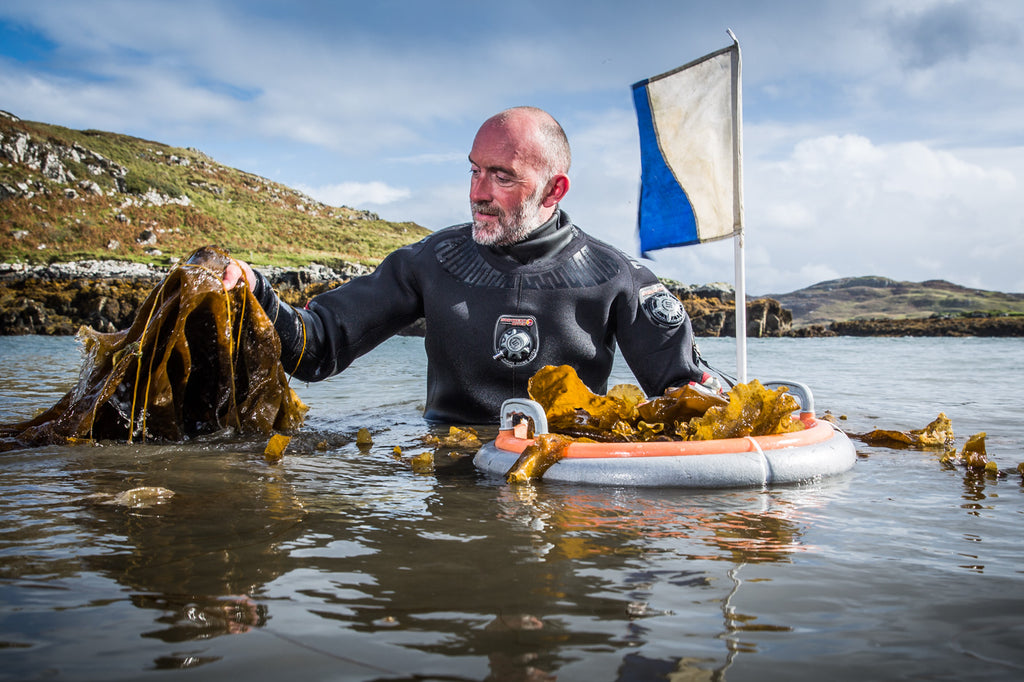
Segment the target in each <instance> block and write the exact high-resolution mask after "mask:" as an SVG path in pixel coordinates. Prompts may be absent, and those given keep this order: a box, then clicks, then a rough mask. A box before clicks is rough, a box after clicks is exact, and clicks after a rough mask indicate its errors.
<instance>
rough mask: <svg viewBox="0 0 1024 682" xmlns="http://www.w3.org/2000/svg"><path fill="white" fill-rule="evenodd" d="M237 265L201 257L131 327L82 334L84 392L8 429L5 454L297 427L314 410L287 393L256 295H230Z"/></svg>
mask: <svg viewBox="0 0 1024 682" xmlns="http://www.w3.org/2000/svg"><path fill="white" fill-rule="evenodd" d="M229 262H230V257H229V256H228V255H227V254H226V253H225V252H223V251H221V250H219V249H216V248H214V247H203V248H201V249H198V250H197V251H195V252H194V253H192V254H191V256H189V257H188V258H187V259H186V260H185V261H184V262H182V263H180V264H179V265H177V266H175V267H174V268H173V269H172V270H171V271H170V272H169V273H168V274H167V277H165V278H164V280H163V281H162V282H161V283H160V284H159V285H157V287H155V288H154V290H153V291H152V292H151V293H150V294H149V296H148V297H147V299H146V301H145V302H144V303H143V304H142V306H140V308H139V311H138V313H137V315H136V317H135V320H134V322H133V323H132V325H131V327H129V328H128V329H126V330H122V331H118V332H113V333H100V332H97V331H95V330H93V329H91V328H89V327H82V328H81V329H80V330H79V332H78V338H79V340H80V341H81V342H82V345H83V364H82V368H81V371H80V374H79V380H78V384H77V385H76V386H75V387H74V388H72V389H71V390H70V391H68V393H67V394H65V395H64V397H63V398H61V399H60V400H59V401H58V402H57V403H56V404H55V405H54V406H53V407H51V408H49V409H48V410H46V411H44V412H43V413H41V414H40V415H38V416H37V417H35V418H33V419H29V420H27V421H23V422H20V423H16V424H8V425H3V426H0V437H2V438H3V440H2V441H0V449H11V448H13V447H22V446H34V445H43V444H48V443H57V444H64V443H75V442H92V441H96V440H117V441H127V442H134V441H136V440H143V441H144V440H148V439H155V440H167V441H180V440H184V439H187V438H192V437H195V436H199V435H205V434H212V433H217V432H220V431H222V430H224V429H228V428H231V429H234V430H235V431H236V432H237V433H239V434H256V435H260V436H267V435H269V434H271V433H272V432H274V431H288V430H292V429H296V428H298V427H299V426H300V425H301V424H302V421H303V417H304V415H305V413H306V410H307V407H306V405H304V404H303V403H302V401H301V400H300V399H299V397H298V395H296V393H295V391H294V390H292V389H291V388H290V387H289V385H288V378H289V377H288V373H287V372H286V371H285V369H284V367H283V366H282V365H281V361H280V351H281V346H280V341H279V339H278V337H277V333H276V332H275V331H274V327H273V324H272V323H271V321H270V319H268V318H267V316H266V314H265V313H264V312H263V309H262V308H261V307H260V305H259V303H258V302H257V301H256V299H255V298H254V297H253V295H252V292H251V291H249V289H248V287H246V286H244V285H240V286H238V287H235V288H234V289H232V290H230V291H226V290H225V289H224V286H223V284H222V281H221V278H222V274H223V271H224V268H225V267H226V266H227V264H228V263H229ZM282 449H283V448H282Z"/></svg>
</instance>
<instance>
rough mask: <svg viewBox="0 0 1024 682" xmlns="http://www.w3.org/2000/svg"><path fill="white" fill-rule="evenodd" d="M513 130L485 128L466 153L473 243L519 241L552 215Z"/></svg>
mask: <svg viewBox="0 0 1024 682" xmlns="http://www.w3.org/2000/svg"><path fill="white" fill-rule="evenodd" d="M527 151H528V150H527V149H526V148H525V143H524V141H523V138H522V135H520V134H517V131H516V130H515V129H514V128H509V127H505V126H496V125H487V124H485V125H484V127H483V128H481V129H480V132H478V133H477V136H476V139H475V140H473V149H472V151H470V153H469V161H470V168H471V173H472V179H471V181H470V186H469V201H470V208H471V209H472V211H473V239H474V240H475V241H476V242H477V243H479V244H484V245H488V246H492V245H495V246H504V245H508V244H514V243H516V242H518V241H521V240H523V239H524V238H525V237H526V236H527V235H528V234H529V233H530V232H531V231H532V230H533V229H534V228H536V227H538V226H540V224H541V223H543V222H544V221H545V220H547V219H548V218H549V217H550V216H551V213H552V209H551V208H550V207H545V206H543V201H544V191H545V187H544V184H543V182H542V180H543V177H542V174H541V172H540V169H539V168H537V164H536V163H535V161H534V158H535V157H531V156H529V154H528V153H527Z"/></svg>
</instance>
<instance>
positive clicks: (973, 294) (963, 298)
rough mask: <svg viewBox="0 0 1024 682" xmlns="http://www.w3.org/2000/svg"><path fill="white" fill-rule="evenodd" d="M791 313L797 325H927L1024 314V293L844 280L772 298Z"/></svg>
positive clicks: (933, 282) (936, 282)
mask: <svg viewBox="0 0 1024 682" xmlns="http://www.w3.org/2000/svg"><path fill="white" fill-rule="evenodd" d="M769 296H770V298H773V299H776V300H778V301H779V302H780V303H782V305H783V307H785V308H787V309H789V310H790V311H791V312H792V314H793V326H794V327H803V326H808V325H815V324H817V325H828V324H831V323H832V322H847V321H855V320H867V319H873V320H893V321H895V320H923V319H930V318H940V319H941V318H946V319H953V318H963V317H968V318H969V317H974V318H978V317H982V316H986V315H987V316H989V317H1001V316H1007V315H1019V314H1024V294H1007V293H1000V292H997V291H984V290H981V289H969V288H967V287H962V286H959V285H957V284H952V283H950V282H946V281H943V280H928V281H926V282H898V281H895V280H892V279H888V278H886V277H846V278H843V279H833V280H829V281H827V282H819V283H818V284H815V285H813V286H809V287H807V288H806V289H799V290H797V291H793V292H790V293H787V294H770V295H769Z"/></svg>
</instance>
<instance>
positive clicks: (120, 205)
mask: <svg viewBox="0 0 1024 682" xmlns="http://www.w3.org/2000/svg"><path fill="white" fill-rule="evenodd" d="M0 224H2V225H3V229H2V231H0V260H3V261H7V262H11V261H21V262H31V263H40V262H42V263H46V262H54V261H68V260H80V259H119V260H132V261H140V262H149V263H154V264H166V262H167V260H168V258H169V257H172V256H181V255H183V254H185V253H187V252H189V251H191V250H192V249H193V248H196V247H198V246H202V245H204V244H217V245H220V246H222V247H224V248H226V249H227V250H229V251H230V252H231V253H232V254H235V255H238V256H239V257H242V258H246V259H248V260H250V261H251V262H253V263H256V264H260V265H281V266H300V265H306V264H308V263H310V262H318V263H324V264H326V265H336V264H338V263H339V262H340V261H350V262H360V263H366V264H375V263H377V262H379V260H380V259H381V258H382V257H383V256H384V255H386V254H387V253H388V252H390V251H392V250H393V249H395V248H397V247H398V246H401V245H403V244H408V243H410V242H413V241H417V240H419V239H420V238H421V237H422V236H424V235H426V234H427V233H428V231H427V230H426V229H425V228H423V227H420V226H419V225H416V224H415V223H391V222H387V221H384V220H380V219H379V218H378V217H377V216H376V215H375V214H372V213H369V212H367V211H360V210H357V209H353V208H348V207H331V206H326V205H324V204H322V203H320V202H317V201H315V200H313V199H311V198H310V197H308V196H305V195H303V194H301V193H299V192H296V191H295V190H292V189H289V188H288V187H285V186H284V185H280V184H278V183H275V182H271V181H270V180H267V179H266V178H262V177H259V176H256V175H252V174H250V173H246V172H244V171H240V170H236V169H233V168H228V167H227V166H223V165H221V164H218V163H216V162H215V161H213V160H212V159H210V158H209V157H207V156H206V155H205V154H203V153H202V152H200V151H198V150H196V149H191V148H189V149H182V148H177V147H169V146H167V145H165V144H161V143H159V142H153V141H149V140H141V139H138V138H134V137H129V136H127V135H120V134H117V133H108V132H101V131H98V130H81V131H79V130H70V129H68V128H62V127H59V126H53V125H47V124H44V123H33V122H29V121H22V120H20V119H18V118H17V117H15V116H13V115H11V114H7V113H6V112H0Z"/></svg>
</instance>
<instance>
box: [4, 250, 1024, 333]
mask: <svg viewBox="0 0 1024 682" xmlns="http://www.w3.org/2000/svg"><path fill="white" fill-rule="evenodd" d="M370 271H371V268H369V267H368V266H365V265H360V264H358V263H345V264H344V265H342V266H341V267H340V268H339V269H333V268H330V267H327V266H324V265H320V264H316V263H314V264H312V265H310V266H308V267H305V268H301V269H284V268H267V269H264V270H262V272H263V274H264V275H266V276H267V277H268V278H269V279H270V281H271V282H272V283H273V285H274V288H275V289H276V290H277V291H278V293H279V294H280V295H281V298H282V299H284V300H285V301H287V302H288V303H291V304H292V305H297V306H301V305H304V304H305V302H306V301H308V300H309V299H310V298H311V297H313V296H315V295H316V294H319V293H321V292H323V291H326V290H327V289H330V288H332V287H335V286H338V285H340V284H342V283H344V282H346V281H348V280H349V279H351V278H353V277H358V276H360V275H364V274H367V273H369V272H370ZM166 274H167V268H164V267H156V266H150V265H144V264H140V263H132V262H127V261H113V260H109V261H78V262H74V263H52V264H50V265H24V264H13V265H12V264H4V263H0V335H22V334H44V335H69V334H74V333H76V332H77V331H78V328H79V327H80V326H82V325H88V326H90V327H92V328H93V329H96V330H97V331H101V332H111V331H115V330H118V329H123V328H125V327H126V326H127V325H128V324H129V323H130V322H131V320H132V319H133V317H134V315H135V311H136V310H137V308H138V306H139V305H141V303H142V302H143V301H144V300H145V297H146V295H147V294H148V293H149V291H150V290H152V288H153V287H154V286H156V284H157V283H158V282H159V281H160V280H161V279H163V278H164V277H165V276H166ZM666 285H667V286H668V288H669V290H670V291H672V293H674V294H675V295H676V296H677V297H678V298H679V299H680V300H681V301H682V302H683V306H684V307H685V308H686V311H687V313H688V314H689V315H690V320H691V322H692V324H693V329H694V333H695V334H696V335H697V336H701V337H708V336H722V337H732V336H735V333H736V331H735V330H736V326H735V320H736V310H735V303H734V301H735V293H734V291H733V288H732V286H731V285H728V284H722V283H713V284H704V285H699V286H688V285H684V284H679V283H677V282H671V281H666ZM424 331H425V327H424V323H423V320H420V321H419V322H418V323H416V324H413V325H412V326H410V327H409V328H408V329H406V330H405V331H404V332H403V334H405V335H413V336H422V335H423V333H424ZM780 336H790V337H815V336H1024V316H1019V315H999V314H990V313H973V314H971V315H933V316H931V317H928V318H916V319H881V318H880V319H866V320H846V321H837V322H831V323H829V324H814V325H807V326H803V327H794V326H793V315H792V313H791V312H790V311H789V310H788V309H786V308H784V307H783V306H782V304H781V303H780V302H779V301H777V300H775V299H774V298H757V299H753V300H750V301H748V302H747V337H748V338H763V337H780Z"/></svg>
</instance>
